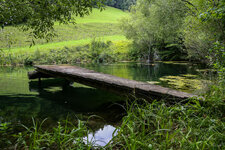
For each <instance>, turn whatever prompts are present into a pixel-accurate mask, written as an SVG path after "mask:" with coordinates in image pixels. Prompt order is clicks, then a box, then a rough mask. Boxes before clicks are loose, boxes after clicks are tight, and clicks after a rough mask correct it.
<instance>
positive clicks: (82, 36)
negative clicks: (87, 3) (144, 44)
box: [0, 7, 129, 52]
mask: <svg viewBox="0 0 225 150" xmlns="http://www.w3.org/2000/svg"><path fill="white" fill-rule="evenodd" d="M127 15H129V14H128V13H127V12H123V11H121V10H119V9H116V8H112V7H107V8H106V9H105V10H103V11H101V12H100V10H98V9H93V12H92V14H90V15H89V16H85V17H83V18H80V17H78V18H76V23H77V24H75V25H73V24H69V25H64V24H61V25H59V24H58V23H56V24H55V31H56V33H57V35H58V36H56V37H54V38H53V40H52V41H51V42H49V43H46V41H45V40H40V39H37V40H35V42H36V45H35V46H34V47H31V48H29V45H30V44H31V37H29V32H25V33H24V32H22V31H21V30H20V29H19V28H15V27H7V28H5V29H4V30H3V31H2V32H0V48H2V49H4V50H8V49H9V45H10V47H11V48H10V49H11V50H10V51H11V52H12V51H13V52H18V51H24V50H25V51H27V50H30V51H32V50H36V49H37V48H38V49H41V50H42V49H46V50H47V49H56V48H62V47H65V46H67V47H70V46H77V45H79V44H81V45H82V44H87V43H88V42H89V41H90V40H91V39H93V38H96V37H100V38H102V39H104V40H111V41H113V40H126V39H125V37H124V36H123V35H122V33H121V31H120V28H119V25H118V20H119V19H120V18H122V17H124V16H127Z"/></svg>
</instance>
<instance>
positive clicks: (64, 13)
mask: <svg viewBox="0 0 225 150" xmlns="http://www.w3.org/2000/svg"><path fill="white" fill-rule="evenodd" d="M0 6H1V7H0V12H1V15H0V20H1V21H0V26H1V27H2V28H3V27H4V26H6V25H8V24H13V25H17V24H19V23H21V22H22V23H23V24H22V29H23V30H25V31H26V30H29V29H32V31H31V32H30V35H31V36H33V37H34V38H47V40H48V39H51V38H52V37H53V36H54V33H53V32H52V31H54V28H53V26H54V23H55V21H58V22H59V23H64V24H67V23H69V22H71V21H73V22H74V17H73V16H72V15H73V14H75V16H84V15H88V14H89V13H90V12H91V11H92V8H93V7H98V8H102V6H103V4H102V1H101V0H89V1H86V0H82V1H76V0H69V1H64V0H58V1H52V0H45V1H42V0H32V1H31V0H10V1H8V0H7V1H6V0H1V1H0Z"/></svg>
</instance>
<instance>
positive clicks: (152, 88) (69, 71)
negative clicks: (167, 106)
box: [35, 65, 197, 100]
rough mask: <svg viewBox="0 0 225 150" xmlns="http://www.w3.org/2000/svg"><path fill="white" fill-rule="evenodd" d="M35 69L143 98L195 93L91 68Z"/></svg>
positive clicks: (178, 98) (176, 96)
mask: <svg viewBox="0 0 225 150" xmlns="http://www.w3.org/2000/svg"><path fill="white" fill-rule="evenodd" d="M35 68H36V71H37V72H39V73H41V74H46V75H47V76H52V77H60V78H65V79H67V80H70V81H74V82H78V83H81V84H84V85H88V86H91V87H95V88H100V89H105V90H109V91H113V92H117V93H120V94H121V93H124V94H132V95H135V96H137V97H141V98H145V99H159V98H160V99H162V98H164V99H173V100H184V99H188V98H190V97H197V96H196V95H193V94H189V93H185V92H180V91H176V90H173V89H170V88H165V87H162V86H158V85H152V84H148V83H145V82H139V81H134V80H129V79H124V78H120V77H116V76H113V75H109V74H103V73H98V72H95V71H93V70H88V69H84V68H80V67H77V66H66V65H41V66H35Z"/></svg>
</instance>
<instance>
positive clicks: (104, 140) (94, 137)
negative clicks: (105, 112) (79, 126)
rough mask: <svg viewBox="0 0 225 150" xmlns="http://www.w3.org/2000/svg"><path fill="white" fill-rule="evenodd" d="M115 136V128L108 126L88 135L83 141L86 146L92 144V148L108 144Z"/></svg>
mask: <svg viewBox="0 0 225 150" xmlns="http://www.w3.org/2000/svg"><path fill="white" fill-rule="evenodd" d="M116 135H117V130H116V128H115V127H113V126H110V125H106V126H104V127H103V128H102V129H99V130H98V131H96V132H95V133H90V134H88V136H87V137H85V138H84V141H85V143H86V144H87V143H92V144H93V145H94V146H105V145H107V144H108V143H109V142H110V140H111V139H112V138H113V136H116Z"/></svg>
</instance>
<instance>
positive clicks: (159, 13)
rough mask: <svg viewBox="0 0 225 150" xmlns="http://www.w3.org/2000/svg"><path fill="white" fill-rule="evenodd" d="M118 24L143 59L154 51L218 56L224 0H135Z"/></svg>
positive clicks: (167, 56) (224, 37)
mask: <svg viewBox="0 0 225 150" xmlns="http://www.w3.org/2000/svg"><path fill="white" fill-rule="evenodd" d="M121 26H122V29H123V31H124V33H125V35H126V37H127V38H129V39H132V40H133V43H134V45H136V47H137V48H134V51H133V52H132V53H133V54H134V55H138V56H139V57H142V58H144V59H149V58H150V57H149V56H151V57H153V56H154V53H155V52H157V53H158V56H159V55H160V59H161V60H173V59H174V60H180V59H183V58H185V59H187V58H188V59H189V60H194V61H202V62H207V61H208V58H210V59H213V60H218V59H217V58H218V56H221V55H222V53H223V55H224V52H223V51H224V45H225V43H224V42H225V31H224V29H225V0H213V1H211V0H137V3H136V5H135V6H134V7H132V9H131V17H130V18H125V19H123V21H122V25H121ZM214 50H216V52H215V51H214ZM216 53H217V54H216ZM218 53H219V54H221V55H218ZM183 55H185V57H182V56H183ZM187 55H188V57H187ZM223 55H222V56H223ZM207 56H209V57H207ZM151 59H153V58H151ZM221 60H222V59H221Z"/></svg>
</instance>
